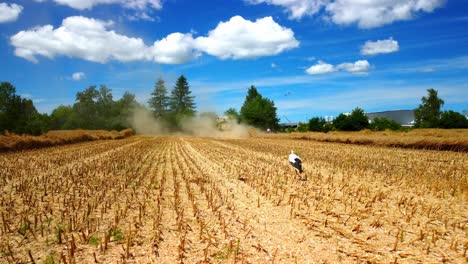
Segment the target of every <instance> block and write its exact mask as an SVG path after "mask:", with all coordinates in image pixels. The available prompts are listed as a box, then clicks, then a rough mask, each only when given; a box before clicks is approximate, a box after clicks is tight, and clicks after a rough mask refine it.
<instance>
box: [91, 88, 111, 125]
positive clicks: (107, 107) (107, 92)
mask: <svg viewBox="0 0 468 264" xmlns="http://www.w3.org/2000/svg"><path fill="white" fill-rule="evenodd" d="M96 109H97V117H96V120H94V123H95V124H94V125H95V127H96V128H98V129H106V130H111V129H113V128H114V127H115V125H116V118H117V113H116V110H117V109H116V108H115V102H114V98H113V96H112V90H111V89H109V88H107V87H106V86H105V85H101V87H100V88H99V91H98V94H97V100H96Z"/></svg>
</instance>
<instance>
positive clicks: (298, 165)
mask: <svg viewBox="0 0 468 264" xmlns="http://www.w3.org/2000/svg"><path fill="white" fill-rule="evenodd" d="M288 160H289V163H291V165H292V166H293V167H294V168H295V169H296V171H297V172H298V173H299V174H301V173H302V172H303V170H302V160H301V158H300V157H299V156H298V155H296V154H295V153H294V150H291V154H289V158H288Z"/></svg>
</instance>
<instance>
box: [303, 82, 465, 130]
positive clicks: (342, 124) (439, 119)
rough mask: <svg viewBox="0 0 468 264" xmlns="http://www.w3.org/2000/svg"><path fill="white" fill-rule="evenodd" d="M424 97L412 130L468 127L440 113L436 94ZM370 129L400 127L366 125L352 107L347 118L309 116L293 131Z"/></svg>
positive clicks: (458, 117)
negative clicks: (327, 120)
mask: <svg viewBox="0 0 468 264" xmlns="http://www.w3.org/2000/svg"><path fill="white" fill-rule="evenodd" d="M427 92H428V96H427V97H426V96H424V97H422V98H421V104H420V105H419V107H418V108H416V109H415V110H414V117H415V120H414V121H415V122H414V128H468V119H467V118H466V117H465V116H464V115H462V114H460V113H458V112H455V111H452V110H449V111H442V110H441V107H442V106H443V105H444V100H442V99H441V98H439V97H438V94H437V91H436V90H434V89H428V90H427ZM363 129H370V130H374V131H382V130H386V129H389V130H400V129H402V126H401V125H400V124H399V123H397V122H396V121H394V120H390V119H388V118H385V117H378V118H375V119H374V120H372V122H369V119H368V118H367V116H366V115H365V113H364V110H363V109H360V108H355V109H354V110H353V111H352V112H351V113H350V114H349V115H345V114H340V115H338V116H337V117H336V118H335V119H334V120H333V121H332V122H326V121H325V119H323V118H321V117H313V118H311V119H310V120H309V121H308V123H300V124H299V126H298V128H297V130H298V131H301V132H305V131H317V132H328V131H332V130H338V131H359V130H363Z"/></svg>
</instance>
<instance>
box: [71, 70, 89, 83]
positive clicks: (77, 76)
mask: <svg viewBox="0 0 468 264" xmlns="http://www.w3.org/2000/svg"><path fill="white" fill-rule="evenodd" d="M85 77H86V74H85V73H84V72H75V73H73V74H72V80H74V81H79V80H81V79H84V78H85Z"/></svg>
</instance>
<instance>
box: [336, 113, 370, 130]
mask: <svg viewBox="0 0 468 264" xmlns="http://www.w3.org/2000/svg"><path fill="white" fill-rule="evenodd" d="M333 125H334V126H335V128H336V129H338V130H342V131H359V130H363V129H365V128H368V127H369V120H368V119H367V116H366V115H365V114H364V110H362V109H360V108H355V109H354V110H353V112H351V114H350V115H349V116H346V115H344V114H340V115H339V116H338V117H337V118H336V119H335V120H334V121H333Z"/></svg>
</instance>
